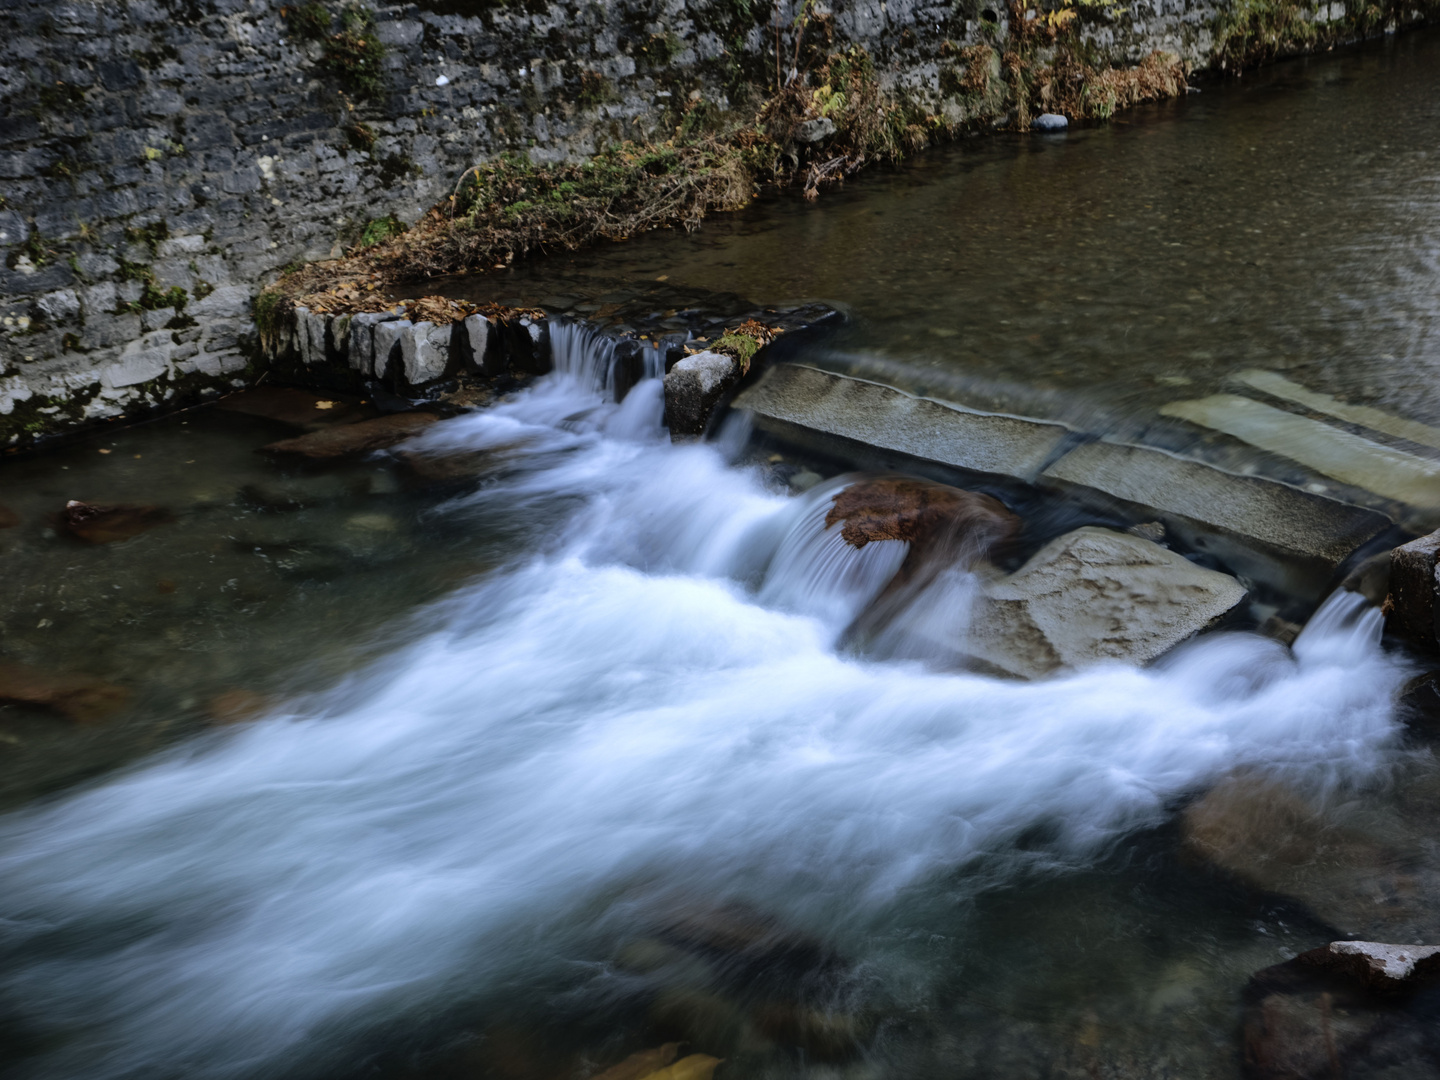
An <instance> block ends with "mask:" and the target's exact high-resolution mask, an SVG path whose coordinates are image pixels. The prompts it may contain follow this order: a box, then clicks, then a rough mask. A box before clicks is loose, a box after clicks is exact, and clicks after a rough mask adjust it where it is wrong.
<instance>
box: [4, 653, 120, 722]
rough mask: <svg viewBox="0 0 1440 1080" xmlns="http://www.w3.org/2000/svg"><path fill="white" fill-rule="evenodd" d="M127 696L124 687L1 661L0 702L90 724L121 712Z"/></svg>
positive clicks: (14, 662)
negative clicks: (48, 712)
mask: <svg viewBox="0 0 1440 1080" xmlns="http://www.w3.org/2000/svg"><path fill="white" fill-rule="evenodd" d="M129 696H130V692H129V691H128V690H126V689H125V688H124V687H122V686H116V685H114V684H113V683H107V682H104V681H102V680H99V679H91V678H88V677H86V676H84V675H74V674H68V673H63V672H53V671H45V670H42V669H40V668H36V667H31V666H30V665H28V664H21V663H18V662H16V661H14V660H0V702H12V703H17V704H21V705H31V706H35V707H37V708H42V709H46V710H48V711H50V712H54V713H59V714H60V715H61V716H64V717H66V718H68V719H70V720H74V721H77V722H79V723H92V722H94V721H97V720H103V719H105V718H106V717H108V716H110V715H111V714H112V713H114V712H116V711H117V710H119V709H120V708H122V707H123V706H124V705H125V702H126V701H127V700H128V699H129Z"/></svg>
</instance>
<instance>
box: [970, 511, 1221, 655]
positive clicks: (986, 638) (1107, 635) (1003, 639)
mask: <svg viewBox="0 0 1440 1080" xmlns="http://www.w3.org/2000/svg"><path fill="white" fill-rule="evenodd" d="M1244 596H1245V587H1244V586H1243V585H1241V584H1240V583H1239V582H1238V581H1236V580H1235V579H1234V578H1232V577H1230V576H1229V575H1228V574H1220V573H1217V572H1215V571H1214V570H1205V569H1203V568H1201V567H1198V566H1196V565H1194V564H1193V563H1191V562H1189V561H1188V560H1186V559H1184V558H1182V557H1181V556H1179V555H1177V554H1175V553H1174V552H1172V551H1168V550H1167V549H1165V548H1163V547H1161V546H1160V545H1159V544H1156V543H1154V542H1152V541H1150V540H1146V539H1144V538H1142V537H1139V536H1132V535H1129V534H1127V533H1120V532H1113V531H1111V530H1109V529H1100V528H1095V527H1093V526H1086V527H1085V528H1082V529H1076V530H1075V531H1074V532H1070V533H1066V534H1065V535H1064V536H1061V537H1058V538H1056V539H1055V540H1052V541H1051V542H1050V543H1049V544H1047V545H1046V546H1045V547H1044V548H1042V549H1041V550H1040V551H1038V552H1037V553H1036V554H1035V555H1034V556H1033V557H1032V558H1031V559H1030V560H1029V561H1028V562H1027V563H1026V564H1025V565H1024V566H1022V567H1021V568H1020V569H1019V570H1017V571H1016V572H1015V573H1013V574H1010V575H1008V576H1005V577H998V578H995V579H992V580H991V581H989V582H988V583H986V584H985V586H984V595H983V598H982V600H981V601H980V603H979V604H978V605H977V608H976V611H975V613H974V617H973V619H972V621H971V629H970V636H969V641H968V651H969V652H970V653H971V655H972V656H974V657H976V658H977V659H980V660H983V661H985V662H986V663H987V664H990V665H993V666H994V667H997V668H999V669H1001V670H1002V671H1005V672H1008V673H1010V674H1012V675H1020V676H1023V677H1025V678H1038V677H1040V676H1042V675H1046V674H1049V673H1050V672H1052V671H1057V670H1061V669H1076V668H1082V667H1086V666H1089V665H1091V664H1096V663H1100V662H1103V661H1107V660H1117V661H1123V662H1126V663H1132V664H1141V663H1145V662H1146V661H1148V660H1153V659H1154V658H1155V657H1157V656H1159V655H1160V654H1161V653H1164V652H1166V651H1167V650H1169V649H1171V648H1173V647H1174V646H1175V645H1178V644H1179V643H1180V642H1181V641H1184V640H1185V639H1186V638H1188V637H1190V636H1191V635H1192V634H1195V633H1197V632H1199V631H1201V630H1203V629H1205V628H1206V627H1207V626H1209V625H1210V624H1211V623H1212V622H1214V621H1215V620H1216V619H1217V618H1219V617H1220V616H1221V615H1224V614H1225V613H1226V612H1227V611H1229V610H1230V609H1231V608H1233V607H1234V606H1235V605H1236V604H1238V603H1240V601H1241V599H1242V598H1243V597H1244Z"/></svg>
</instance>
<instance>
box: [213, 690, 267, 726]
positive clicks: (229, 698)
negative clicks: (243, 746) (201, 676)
mask: <svg viewBox="0 0 1440 1080" xmlns="http://www.w3.org/2000/svg"><path fill="white" fill-rule="evenodd" d="M275 704H276V699H275V698H273V697H271V696H270V695H269V694H259V693H256V692H255V691H254V690H242V689H239V688H236V689H234V690H226V691H225V692H224V693H220V694H216V695H215V696H214V697H213V698H211V699H210V700H209V702H207V703H206V706H205V712H206V713H207V714H208V715H209V717H210V720H211V722H212V723H216V724H241V723H244V722H246V721H248V720H257V719H259V718H260V717H262V716H264V715H265V714H266V713H267V712H269V711H270V710H271V709H273V708H274V707H275Z"/></svg>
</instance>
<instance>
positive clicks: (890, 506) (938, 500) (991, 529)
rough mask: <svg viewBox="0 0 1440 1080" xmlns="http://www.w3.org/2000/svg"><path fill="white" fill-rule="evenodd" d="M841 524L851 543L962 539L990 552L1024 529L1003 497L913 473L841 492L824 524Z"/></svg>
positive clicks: (928, 543)
mask: <svg viewBox="0 0 1440 1080" xmlns="http://www.w3.org/2000/svg"><path fill="white" fill-rule="evenodd" d="M837 524H838V525H839V526H840V535H841V536H842V537H844V539H845V540H846V542H847V543H849V544H850V545H851V546H852V547H856V548H863V547H864V546H865V545H866V544H868V543H869V542H870V541H872V540H904V541H906V542H907V543H909V544H911V545H912V546H915V547H929V546H932V545H936V544H941V543H946V542H947V541H951V540H954V541H957V542H958V543H959V544H961V545H963V546H965V547H967V548H970V549H972V550H973V551H974V552H975V553H976V554H984V553H988V552H989V551H990V550H991V549H992V548H993V547H995V546H996V545H997V544H999V543H1001V542H1002V541H1005V540H1008V539H1010V538H1012V537H1013V536H1014V535H1015V533H1017V532H1018V531H1019V529H1020V519H1019V518H1017V517H1016V516H1015V515H1014V514H1012V513H1011V512H1010V511H1009V510H1007V509H1006V508H1005V505H1004V504H1003V503H1001V502H1000V501H999V500H998V499H995V498H992V497H991V496H989V495H981V494H978V493H976V492H973V491H964V490H962V489H960V488H956V487H950V486H949V485H946V484H937V483H934V482H933V481H929V480H920V479H917V478H915V477H910V476H883V477H878V478H876V479H873V480H862V481H860V482H858V483H854V484H851V485H850V486H848V487H846V488H845V489H844V490H843V491H841V492H839V493H838V494H837V495H836V496H835V498H834V501H833V503H832V505H831V507H830V511H829V513H827V514H826V515H825V527H826V528H827V529H828V528H829V527H831V526H832V525H837Z"/></svg>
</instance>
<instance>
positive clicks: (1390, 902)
mask: <svg viewBox="0 0 1440 1080" xmlns="http://www.w3.org/2000/svg"><path fill="white" fill-rule="evenodd" d="M1181 835H1182V847H1183V850H1184V851H1185V852H1186V853H1187V854H1188V855H1190V856H1191V857H1193V858H1195V859H1197V860H1199V861H1202V862H1204V863H1208V864H1209V865H1210V866H1212V867H1214V868H1215V869H1217V870H1220V871H1222V872H1223V873H1225V874H1227V875H1229V876H1230V877H1232V878H1234V879H1237V880H1238V881H1241V882H1243V883H1244V884H1246V885H1249V886H1250V887H1252V888H1254V889H1257V890H1260V891H1261V892H1264V893H1270V894H1272V895H1276V896H1283V897H1287V898H1289V899H1291V900H1292V901H1295V902H1297V903H1299V904H1301V905H1303V906H1304V907H1305V908H1306V909H1307V910H1308V911H1309V912H1310V913H1311V914H1312V915H1313V916H1314V917H1315V918H1317V919H1319V920H1320V921H1322V922H1323V923H1325V924H1326V925H1328V926H1331V927H1333V928H1334V929H1335V930H1336V931H1337V932H1339V933H1342V934H1351V935H1355V936H1357V937H1372V938H1381V939H1384V938H1389V939H1395V938H1399V939H1402V940H1409V941H1415V940H1417V939H1424V938H1431V939H1437V938H1440V911H1437V910H1436V909H1435V906H1434V904H1433V903H1432V902H1431V900H1430V898H1431V897H1433V896H1435V895H1440V893H1437V890H1440V874H1437V873H1436V871H1435V870H1434V869H1433V868H1431V867H1428V866H1427V865H1425V863H1424V861H1423V860H1418V861H1417V860H1416V859H1415V858H1414V857H1413V856H1412V854H1411V853H1410V852H1409V851H1407V850H1405V849H1402V848H1400V847H1397V846H1395V845H1394V844H1392V843H1391V842H1390V841H1389V840H1387V839H1385V838H1382V837H1378V836H1371V835H1369V834H1367V833H1364V832H1361V831H1359V830H1357V829H1355V828H1353V827H1347V826H1346V825H1344V824H1341V823H1335V822H1332V821H1329V820H1327V819H1326V818H1325V817H1324V816H1323V815H1322V814H1321V812H1320V809H1319V808H1318V807H1316V806H1314V805H1312V804H1311V803H1310V802H1309V801H1307V800H1306V799H1304V798H1302V797H1301V796H1300V795H1299V794H1298V793H1297V792H1294V791H1292V790H1290V789H1289V788H1287V787H1285V786H1283V785H1281V784H1279V783H1277V782H1275V781H1271V780H1267V779H1264V778H1261V777H1252V776H1238V777H1232V778H1230V779H1227V780H1225V781H1223V782H1221V783H1220V784H1218V785H1216V786H1215V787H1214V788H1213V789H1211V790H1210V791H1209V792H1208V793H1206V794H1205V795H1204V796H1203V797H1202V798H1200V799H1198V800H1196V801H1195V802H1194V803H1191V804H1190V806H1188V807H1187V808H1186V809H1185V812H1184V813H1183V814H1182V815H1181Z"/></svg>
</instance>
